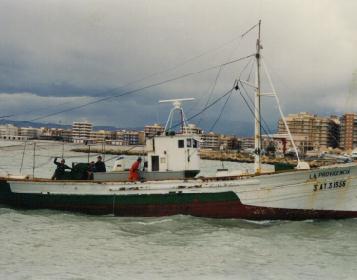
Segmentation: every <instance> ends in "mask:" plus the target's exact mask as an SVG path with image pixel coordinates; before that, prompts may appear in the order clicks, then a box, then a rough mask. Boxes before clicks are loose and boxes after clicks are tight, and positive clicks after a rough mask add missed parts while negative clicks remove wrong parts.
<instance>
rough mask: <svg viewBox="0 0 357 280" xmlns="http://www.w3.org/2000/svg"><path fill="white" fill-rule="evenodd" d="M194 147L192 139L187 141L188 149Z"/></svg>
mask: <svg viewBox="0 0 357 280" xmlns="http://www.w3.org/2000/svg"><path fill="white" fill-rule="evenodd" d="M191 147H192V139H187V148H191Z"/></svg>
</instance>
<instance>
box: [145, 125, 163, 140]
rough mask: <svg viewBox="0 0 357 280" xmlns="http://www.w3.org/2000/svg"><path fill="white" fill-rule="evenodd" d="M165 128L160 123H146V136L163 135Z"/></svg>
mask: <svg viewBox="0 0 357 280" xmlns="http://www.w3.org/2000/svg"><path fill="white" fill-rule="evenodd" d="M164 130H165V128H164V127H163V126H161V125H160V124H157V123H155V124H153V125H145V127H144V133H145V137H146V138H152V137H154V136H157V135H161V134H162V133H163V132H164Z"/></svg>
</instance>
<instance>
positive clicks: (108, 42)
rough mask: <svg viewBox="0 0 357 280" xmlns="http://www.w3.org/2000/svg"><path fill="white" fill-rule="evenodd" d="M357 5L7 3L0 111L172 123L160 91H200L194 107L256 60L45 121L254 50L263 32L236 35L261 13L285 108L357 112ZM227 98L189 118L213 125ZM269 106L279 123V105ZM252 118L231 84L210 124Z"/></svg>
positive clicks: (2, 7)
mask: <svg viewBox="0 0 357 280" xmlns="http://www.w3.org/2000/svg"><path fill="white" fill-rule="evenodd" d="M356 10H357V2H356V1H354V0H345V1H337V0H335V1H332V0H314V1H311V0H296V1H287V0H281V1H279V0H260V1H258V0H252V1H248V0H246V1H239V0H231V1H229V0H171V1H167V0H151V1H145V0H140V1H139V0H113V1H111V0H105V1H103V0H98V1H92V0H75V1H63V0H58V1H54V0H27V1H20V0H18V1H16V0H15V1H14V0H1V1H0V36H1V40H0V110H1V114H0V115H1V116H5V115H12V117H11V119H13V120H34V119H38V121H41V122H45V123H46V122H55V123H67V124H70V123H71V122H72V121H74V120H89V121H92V122H93V123H94V124H96V125H113V126H116V127H141V126H144V125H145V124H148V123H153V122H161V123H162V122H165V118H166V116H167V113H168V110H169V109H170V106H168V105H162V104H161V105H159V104H158V100H159V99H168V98H175V97H177V98H183V97H195V98H196V101H194V102H191V103H188V104H187V105H185V108H186V112H187V115H188V116H190V115H193V114H195V113H196V112H198V111H200V110H201V109H202V108H203V107H204V106H205V104H207V102H208V103H209V102H212V101H213V100H214V99H215V98H218V97H220V96H221V95H223V94H224V93H225V92H226V91H227V90H229V89H230V88H231V87H232V84H233V82H234V79H236V78H237V77H238V76H239V74H240V73H241V72H242V70H243V69H245V71H244V72H243V76H244V75H245V77H247V76H248V74H249V73H248V72H249V69H250V64H249V63H250V60H249V59H247V60H244V61H242V62H239V63H235V64H231V65H229V66H225V67H222V68H215V69H212V70H210V71H205V72H203V73H200V74H197V75H191V76H189V77H186V78H184V79H179V80H176V81H174V82H170V83H165V84H163V85H160V86H156V87H152V88H149V89H146V90H142V91H139V92H137V93H135V94H131V95H126V96H123V97H120V98H111V99H107V100H106V101H104V102H99V103H96V104H93V105H90V106H86V107H83V108H80V109H77V110H72V111H67V112H65V113H62V114H58V115H53V116H49V117H44V116H46V115H48V114H52V113H56V112H58V111H61V110H66V109H70V108H73V107H75V106H80V105H82V104H86V103H88V102H93V101H96V100H98V99H100V98H103V97H108V96H113V95H118V94H121V93H124V92H127V91H130V90H135V89H137V88H141V87H145V86H147V85H150V84H154V83H157V82H160V81H164V80H167V79H171V78H175V77H178V76H181V75H184V74H186V73H192V72H199V71H200V70H202V69H207V68H210V67H211V66H214V65H219V64H221V63H224V62H227V61H230V60H233V59H236V58H239V57H242V56H246V55H249V54H252V53H253V52H254V50H255V38H256V34H257V33H256V29H255V30H252V31H251V32H250V33H248V34H247V35H246V36H245V37H244V38H243V39H241V38H240V35H241V34H242V33H244V32H245V31H247V30H248V29H249V28H250V27H251V26H253V25H254V24H256V23H257V22H258V20H259V19H262V41H263V47H264V49H263V55H264V60H265V62H266V64H267V66H268V68H269V71H270V74H271V76H272V79H273V81H274V84H275V87H276V89H277V91H278V93H279V96H280V99H281V103H282V105H283V107H284V108H283V110H284V111H285V112H286V113H293V112H299V111H308V112H311V113H317V114H322V115H329V114H341V113H343V112H344V111H346V110H356V109H357V108H356V107H354V106H353V103H354V102H353V101H354V100H353V98H351V97H350V98H348V96H349V89H350V85H351V80H352V73H353V72H354V71H356V70H357V53H356V51H357V17H356V16H355V11H356ZM247 65H248V66H247ZM245 66H247V67H245ZM267 90H268V89H267ZM225 101H226V99H222V101H221V102H219V103H217V104H216V105H215V106H213V107H212V108H210V110H207V111H206V112H205V113H204V114H203V115H202V116H200V117H197V118H195V119H193V120H192V122H196V123H198V124H199V125H200V126H202V127H204V128H205V129H206V130H208V129H209V128H211V127H212V124H213V123H214V122H215V121H216V120H217V118H218V116H219V114H220V112H221V109H222V107H223V105H224V103H225ZM356 101H357V100H356ZM263 102H264V104H265V106H264V108H265V109H264V118H265V120H266V122H267V123H268V125H269V126H270V129H271V130H274V129H275V127H276V121H277V119H278V117H279V116H278V114H277V111H276V107H275V104H274V102H272V100H264V101H263ZM356 106H357V105H356ZM39 118H40V119H39ZM252 122H253V118H252V116H251V114H250V112H249V110H247V108H246V107H245V105H244V102H243V100H242V98H241V96H239V94H238V93H237V92H235V93H234V94H232V95H231V96H230V98H229V101H228V102H227V104H226V106H225V107H224V111H223V113H222V115H221V117H220V119H219V121H218V122H217V124H216V126H215V127H214V130H216V131H220V132H225V133H233V134H249V133H250V132H251V130H249V129H248V127H250V126H251V124H252Z"/></svg>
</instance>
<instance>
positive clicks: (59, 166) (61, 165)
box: [52, 157, 72, 180]
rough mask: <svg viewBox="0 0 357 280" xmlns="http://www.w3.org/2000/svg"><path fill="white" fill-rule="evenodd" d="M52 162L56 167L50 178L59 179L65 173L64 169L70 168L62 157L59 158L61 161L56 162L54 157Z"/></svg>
mask: <svg viewBox="0 0 357 280" xmlns="http://www.w3.org/2000/svg"><path fill="white" fill-rule="evenodd" d="M53 163H54V164H56V165H57V168H56V170H55V173H54V174H53V176H52V180H60V179H62V177H63V175H64V174H65V170H66V169H69V170H72V168H70V167H69V166H68V165H66V164H65V160H64V159H61V162H58V161H57V157H56V158H55V160H54V161H53Z"/></svg>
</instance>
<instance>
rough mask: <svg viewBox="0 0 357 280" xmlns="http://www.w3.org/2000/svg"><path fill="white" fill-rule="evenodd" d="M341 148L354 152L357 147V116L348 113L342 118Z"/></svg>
mask: <svg viewBox="0 0 357 280" xmlns="http://www.w3.org/2000/svg"><path fill="white" fill-rule="evenodd" d="M340 122H341V129H340V143H339V144H340V145H339V146H340V148H342V149H344V150H352V149H354V148H356V147H357V115H356V114H355V113H346V114H344V115H343V116H342V117H341V118H340Z"/></svg>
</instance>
